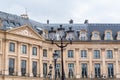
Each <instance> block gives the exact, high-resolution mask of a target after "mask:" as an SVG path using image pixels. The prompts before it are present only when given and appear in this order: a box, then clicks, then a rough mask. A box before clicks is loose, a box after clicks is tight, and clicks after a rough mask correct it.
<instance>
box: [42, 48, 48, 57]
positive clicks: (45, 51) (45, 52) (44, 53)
mask: <svg viewBox="0 0 120 80" xmlns="http://www.w3.org/2000/svg"><path fill="white" fill-rule="evenodd" d="M43 57H47V50H46V49H43Z"/></svg>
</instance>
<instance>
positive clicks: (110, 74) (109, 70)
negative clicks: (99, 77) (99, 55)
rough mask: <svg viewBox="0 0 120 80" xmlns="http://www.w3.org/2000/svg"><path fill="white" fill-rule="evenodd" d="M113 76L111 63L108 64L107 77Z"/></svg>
mask: <svg viewBox="0 0 120 80" xmlns="http://www.w3.org/2000/svg"><path fill="white" fill-rule="evenodd" d="M113 76H114V66H113V63H108V77H113Z"/></svg>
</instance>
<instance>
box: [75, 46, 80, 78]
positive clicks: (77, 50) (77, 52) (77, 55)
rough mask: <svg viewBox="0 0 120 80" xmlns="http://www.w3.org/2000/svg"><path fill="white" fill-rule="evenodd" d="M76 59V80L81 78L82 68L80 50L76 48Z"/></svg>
mask: <svg viewBox="0 0 120 80" xmlns="http://www.w3.org/2000/svg"><path fill="white" fill-rule="evenodd" d="M75 55H76V56H75V59H76V78H80V66H79V57H80V55H79V48H75Z"/></svg>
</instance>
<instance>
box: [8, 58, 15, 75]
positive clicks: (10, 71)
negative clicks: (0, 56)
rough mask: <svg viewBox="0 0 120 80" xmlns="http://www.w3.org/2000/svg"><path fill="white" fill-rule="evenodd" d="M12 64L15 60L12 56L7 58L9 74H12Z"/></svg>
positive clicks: (13, 64)
mask: <svg viewBox="0 0 120 80" xmlns="http://www.w3.org/2000/svg"><path fill="white" fill-rule="evenodd" d="M14 66H15V60H14V59H13V58H9V75H13V73H14Z"/></svg>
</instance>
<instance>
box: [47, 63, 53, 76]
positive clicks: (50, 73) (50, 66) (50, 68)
mask: <svg viewBox="0 0 120 80" xmlns="http://www.w3.org/2000/svg"><path fill="white" fill-rule="evenodd" d="M52 68H53V67H52V64H50V65H49V70H50V72H49V73H48V76H49V78H51V75H52Z"/></svg>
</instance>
